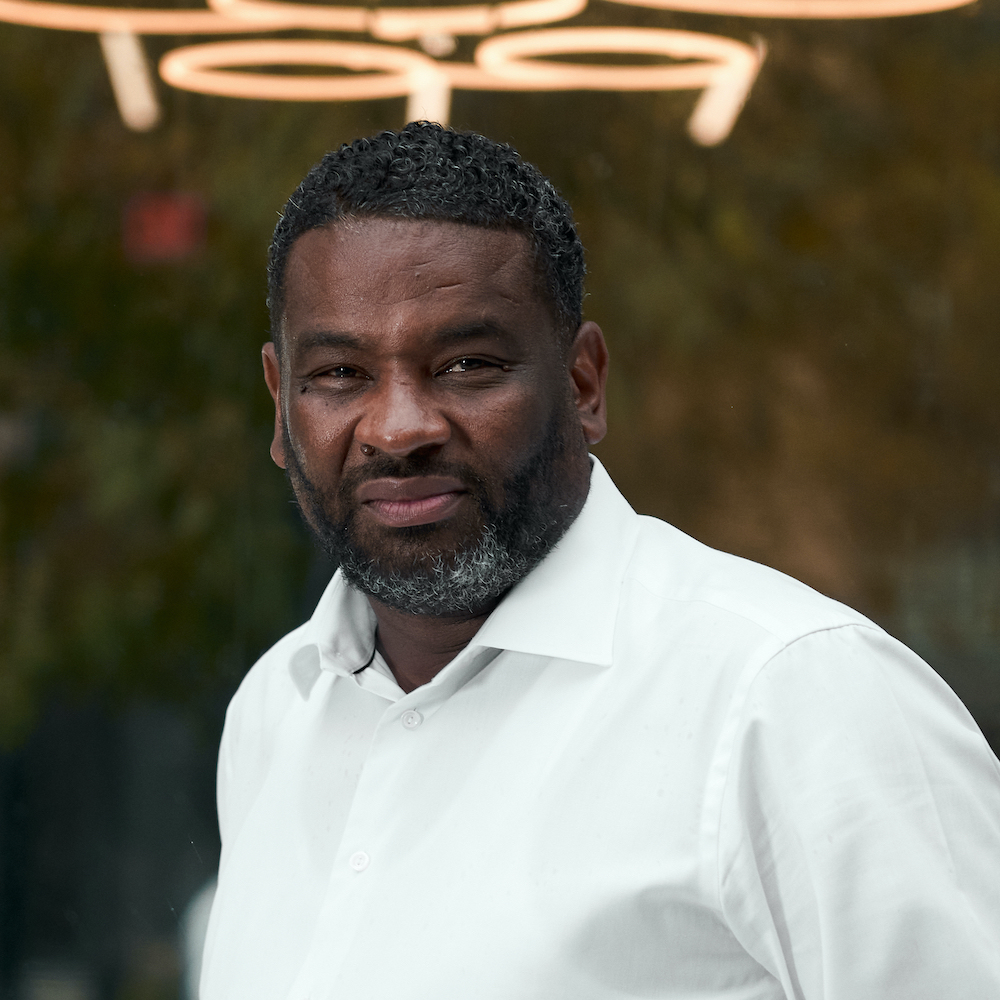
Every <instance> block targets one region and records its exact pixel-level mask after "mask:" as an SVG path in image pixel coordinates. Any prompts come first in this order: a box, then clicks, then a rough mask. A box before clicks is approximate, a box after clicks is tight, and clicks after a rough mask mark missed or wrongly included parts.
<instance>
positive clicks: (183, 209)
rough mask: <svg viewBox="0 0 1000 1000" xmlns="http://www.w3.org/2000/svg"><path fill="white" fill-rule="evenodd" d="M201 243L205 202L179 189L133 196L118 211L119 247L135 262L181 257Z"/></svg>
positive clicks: (154, 261) (153, 261)
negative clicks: (121, 211) (119, 215)
mask: <svg viewBox="0 0 1000 1000" xmlns="http://www.w3.org/2000/svg"><path fill="white" fill-rule="evenodd" d="M204 245H205V203H204V201H202V199H201V197H199V196H198V195H196V194H187V193H184V192H180V191H173V192H168V191H164V192H144V193H141V194H137V195H133V197H131V198H130V199H129V200H128V203H127V204H126V205H125V209H124V211H123V213H122V248H123V249H124V251H125V256H126V257H127V258H128V259H129V260H130V261H132V262H133V263H135V264H151V263H159V262H161V261H174V260H183V259H184V258H185V257H190V256H191V255H192V254H194V253H197V251H199V250H200V249H201V248H202V247H203V246H204Z"/></svg>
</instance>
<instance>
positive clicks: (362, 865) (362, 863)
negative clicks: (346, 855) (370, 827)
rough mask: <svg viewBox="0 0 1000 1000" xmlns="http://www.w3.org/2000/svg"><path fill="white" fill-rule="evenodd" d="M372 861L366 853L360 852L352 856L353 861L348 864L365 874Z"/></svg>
mask: <svg viewBox="0 0 1000 1000" xmlns="http://www.w3.org/2000/svg"><path fill="white" fill-rule="evenodd" d="M371 860H372V859H371V858H370V857H368V855H367V854H365V852H364V851H358V852H356V853H355V854H352V855H351V860H350V862H348V863H349V864H350V866H351V867H352V868H353V869H354V870H355V871H356V872H363V871H364V870H365V869H366V868H367V867H368V865H369V864H370V863H371Z"/></svg>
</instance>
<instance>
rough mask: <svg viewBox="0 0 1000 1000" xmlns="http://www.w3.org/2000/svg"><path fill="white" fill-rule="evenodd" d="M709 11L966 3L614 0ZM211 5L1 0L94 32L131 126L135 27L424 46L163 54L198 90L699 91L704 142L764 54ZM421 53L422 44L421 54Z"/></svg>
mask: <svg viewBox="0 0 1000 1000" xmlns="http://www.w3.org/2000/svg"><path fill="white" fill-rule="evenodd" d="M611 2H613V3H620V4H625V5H632V6H639V7H652V8H656V9H661V10H686V11H695V12H698V13H703V14H726V15H742V16H746V17H781V18H861V17H899V16H903V15H907V14H923V13H929V12H932V11H939V10H948V9H951V8H954V7H961V6H964V5H965V4H967V3H969V2H971V0H611ZM208 3H209V5H210V8H211V9H207V10H205V9H202V10H193V9H188V10H182V9H175V10H151V9H142V8H127V7H92V6H88V5H87V4H72V3H61V2H49V0H0V22H2V21H7V22H9V23H12V24H24V25H32V26H35V27H40V28H56V29H62V30H69V31H87V32H94V33H95V34H98V35H99V36H100V40H101V49H102V51H103V53H104V59H105V62H106V64H107V67H108V73H109V75H110V77H111V84H112V88H113V90H114V93H115V99H116V101H117V102H118V107H119V110H120V112H121V115H122V118H123V119H124V121H125V123H126V124H127V125H128V126H129V127H130V128H133V129H136V130H137V131H144V130H146V129H149V128H152V127H153V126H154V125H155V124H156V122H157V121H158V120H159V116H160V111H159V104H158V101H157V96H156V88H155V86H154V84H153V80H152V78H151V76H150V73H149V68H148V63H147V60H146V57H145V54H144V52H143V49H142V41H141V37H140V36H142V35H170V34H177V35H211V34H246V33H263V32H271V31H286V30H290V29H296V28H298V29H307V30H314V31H315V30H325V31H342V32H351V33H355V34H368V35H370V36H372V37H375V38H380V39H383V40H385V41H396V42H400V41H408V40H412V39H419V40H420V43H421V46H422V47H423V48H424V52H417V51H415V50H414V49H411V48H404V47H402V46H387V45H376V44H371V43H366V42H347V41H334V40H330V41H319V40H316V41H311V40H310V41H307V40H296V39H258V40H254V41H244V42H239V41H228V42H215V43H202V44H200V45H190V46H185V47H184V48H180V49H176V50H174V51H173V52H168V53H167V55H166V56H164V57H163V59H162V60H161V62H160V72H161V75H162V77H163V79H164V80H165V81H166V82H167V83H170V84H172V85H173V86H175V87H180V88H183V89H185V90H194V91H197V92H200V93H205V94H218V95H225V96H230V97H246V98H261V99H271V100H286V101H293V100H314V101H319V100H324V101H330V100H336V101H347V100H367V99H373V98H381V97H398V96H402V95H406V96H407V97H408V105H407V117H408V118H409V119H413V118H429V119H433V120H437V121H441V122H445V121H447V119H448V111H449V105H450V101H451V91H452V89H453V88H460V89H466V90H469V89H471V90H688V89H701V90H702V94H701V96H700V97H699V98H698V102H697V104H696V106H695V110H694V113H693V115H692V117H691V119H690V121H689V122H688V131H689V132H690V133H691V135H692V137H693V138H694V139H695V140H696V141H697V142H700V143H703V144H705V145H713V144H715V143H718V142H721V141H722V140H723V139H724V138H725V137H726V136H727V135H728V134H729V131H730V130H731V129H732V126H733V124H734V122H735V120H736V117H737V115H738V114H739V112H740V109H741V108H742V106H743V103H744V102H745V100H746V97H747V95H748V93H749V91H750V87H751V86H752V85H753V82H754V80H755V79H756V76H757V73H758V71H759V69H760V65H761V62H762V60H763V57H764V49H763V45H760V46H758V47H757V48H756V49H754V48H753V47H751V46H749V45H745V44H743V43H742V42H738V41H736V40H735V39H729V38H723V37H720V36H717V35H707V34H701V33H698V32H690V31H673V30H665V29H659V28H616V27H610V28H596V27H594V28H553V29H547V30H540V29H537V28H536V29H535V30H528V31H515V32H509V31H508V33H507V34H501V35H497V34H495V33H496V32H497V31H502V30H505V29H511V28H515V29H516V28H525V27H529V26H536V25H542V24H550V23H552V22H553V21H561V20H565V19H566V18H570V17H573V16H575V15H576V14H579V13H580V12H581V11H582V10H583V9H584V8H585V7H586V4H587V0H503V2H500V3H496V4H475V5H466V6H455V7H395V6H391V7H379V6H375V7H364V6H361V5H351V6H346V5H341V6H332V5H326V4H322V3H300V2H289V3H285V2H283V0H208ZM455 35H473V36H476V35H479V36H492V37H487V38H486V39H485V40H484V41H483V42H481V43H480V45H479V47H478V49H477V50H476V57H475V58H476V61H475V63H474V64H473V63H463V62H457V61H451V60H447V59H434V58H431V55H433V56H445V55H448V54H450V52H451V51H452V50H453V49H454V45H455V42H454V36H455ZM574 52H575V53H617V54H624V53H632V54H646V55H660V56H669V57H670V58H672V59H675V60H681V61H680V62H677V63H675V64H670V65H663V64H660V65H649V66H625V65H617V66H615V65H593V64H584V63H576V64H573V63H565V62H557V61H553V60H545V59H544V58H540V57H543V56H546V55H566V54H568V53H574ZM425 53H430V55H427V54H425ZM280 65H300V66H302V65H318V66H336V67H340V68H342V69H348V70H355V71H360V74H359V75H357V76H355V75H350V74H344V75H334V74H328V75H325V76H291V75H287V74H280V73H248V72H240V71H239V70H238V69H236V68H235V67H240V66H242V67H245V68H249V67H251V66H280Z"/></svg>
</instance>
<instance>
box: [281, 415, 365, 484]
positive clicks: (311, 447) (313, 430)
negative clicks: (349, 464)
mask: <svg viewBox="0 0 1000 1000" xmlns="http://www.w3.org/2000/svg"><path fill="white" fill-rule="evenodd" d="M286 422H287V426H288V436H289V438H290V439H291V442H292V446H293V447H294V448H295V452H296V455H297V456H298V458H299V461H300V462H301V463H302V465H303V467H304V471H305V472H306V473H307V474H308V475H309V476H310V478H312V479H315V480H317V481H324V480H326V479H328V478H330V477H333V478H337V477H338V476H339V474H340V471H341V468H342V466H343V464H344V462H345V460H346V457H347V455H348V453H349V450H350V441H351V427H352V426H353V425H352V423H351V421H350V419H348V418H347V417H346V416H345V414H344V413H342V412H338V410H337V409H336V408H334V407H332V406H329V405H328V404H326V403H324V402H323V401H321V400H317V399H315V398H313V399H302V400H296V401H295V402H294V403H293V404H292V406H290V407H289V409H288V413H287V415H286Z"/></svg>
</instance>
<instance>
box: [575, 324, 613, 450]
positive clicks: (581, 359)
mask: <svg viewBox="0 0 1000 1000" xmlns="http://www.w3.org/2000/svg"><path fill="white" fill-rule="evenodd" d="M568 364H569V376H570V379H571V381H572V383H573V400H574V402H575V403H576V412H577V416H578V417H579V418H580V426H581V427H582V428H583V437H584V439H585V440H586V442H587V444H597V442H598V441H600V440H601V438H603V437H604V435H605V434H606V433H607V431H608V418H607V400H606V398H605V386H606V385H607V381H608V346H607V344H605V343H604V334H603V333H601V328H600V327H599V326H598V325H597V324H596V323H593V322H591V321H590V320H588V321H587V322H586V323H584V324H583V326H581V327H580V329H579V330H577V332H576V336H575V337H574V338H573V344H572V346H571V347H570V350H569V358H568Z"/></svg>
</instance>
